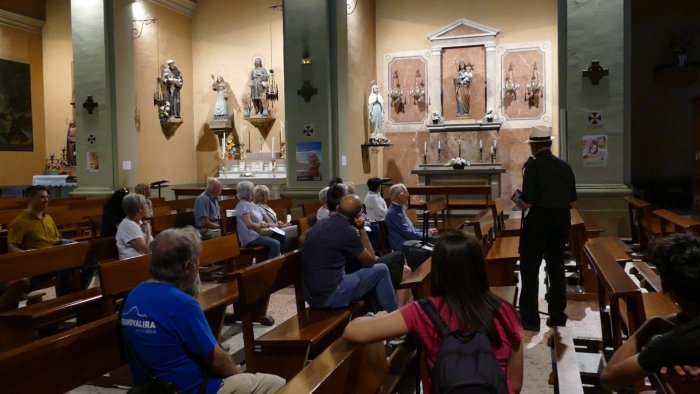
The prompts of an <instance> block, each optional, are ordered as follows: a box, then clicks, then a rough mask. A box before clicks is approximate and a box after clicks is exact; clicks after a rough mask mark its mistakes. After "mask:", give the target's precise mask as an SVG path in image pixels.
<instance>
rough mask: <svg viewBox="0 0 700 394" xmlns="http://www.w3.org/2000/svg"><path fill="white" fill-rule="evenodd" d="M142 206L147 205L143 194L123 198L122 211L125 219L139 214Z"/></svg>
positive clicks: (133, 194)
mask: <svg viewBox="0 0 700 394" xmlns="http://www.w3.org/2000/svg"><path fill="white" fill-rule="evenodd" d="M144 204H147V202H146V197H144V196H143V194H138V193H130V194H127V195H126V196H124V199H123V200H122V209H123V210H124V214H126V217H128V218H133V217H134V216H136V214H137V213H139V209H141V206H143V205H144Z"/></svg>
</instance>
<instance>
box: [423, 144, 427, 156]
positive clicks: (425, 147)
mask: <svg viewBox="0 0 700 394" xmlns="http://www.w3.org/2000/svg"><path fill="white" fill-rule="evenodd" d="M423 154H424V155H427V154H428V143H427V142H423Z"/></svg>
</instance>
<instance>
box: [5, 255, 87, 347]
mask: <svg viewBox="0 0 700 394" xmlns="http://www.w3.org/2000/svg"><path fill="white" fill-rule="evenodd" d="M89 248H90V244H89V243H88V242H79V243H74V244H70V245H62V246H55V247H52V248H45V249H36V250H32V251H26V252H18V253H10V254H6V255H2V256H0V282H7V281H10V280H14V279H19V278H25V277H32V276H37V275H42V274H51V273H54V272H58V271H64V270H73V271H75V274H74V275H73V276H74V278H73V288H74V289H78V288H80V286H79V282H80V280H79V275H78V273H77V270H78V269H79V268H81V267H83V265H84V264H85V261H86V256H87V253H88V250H89ZM99 309H100V291H99V289H88V290H80V291H76V292H73V293H70V294H67V295H64V296H60V297H56V298H55V299H51V300H47V301H42V302H38V303H35V304H31V305H28V306H26V307H23V308H18V309H14V310H10V311H6V312H2V313H0V351H1V350H8V349H12V348H14V347H17V346H21V345H23V344H26V343H29V342H31V341H32V340H33V339H34V338H35V336H36V335H37V332H38V330H39V329H40V328H42V327H46V326H51V325H55V324H57V323H60V322H63V321H66V320H69V319H71V318H73V317H75V318H77V323H78V324H79V325H80V324H82V323H84V322H87V321H92V320H94V319H95V318H97V317H99ZM96 313H97V314H96Z"/></svg>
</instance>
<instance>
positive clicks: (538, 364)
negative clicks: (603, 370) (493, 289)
mask: <svg viewBox="0 0 700 394" xmlns="http://www.w3.org/2000/svg"><path fill="white" fill-rule="evenodd" d="M543 265H544V264H543ZM542 277H544V274H543V273H542ZM206 286H212V285H205V289H206ZM540 295H541V297H540V311H547V303H546V301H544V300H543V295H544V286H540ZM295 309H296V307H295V303H294V291H293V289H291V288H287V289H283V290H280V291H279V292H277V293H275V294H273V295H272V297H271V298H270V306H269V314H270V315H271V316H272V317H274V319H275V321H276V322H282V321H284V320H285V319H287V318H289V317H291V316H292V315H294V313H295ZM566 313H567V314H568V316H569V322H568V327H571V328H572V329H573V331H574V336H575V337H587V338H600V337H601V331H600V316H599V313H598V304H597V302H593V301H569V302H568V306H567V309H566ZM545 317H546V316H543V318H542V319H541V330H540V332H538V333H535V332H531V331H525V332H524V335H523V345H524V348H525V360H524V361H525V362H524V376H525V380H524V385H523V390H522V393H533V394H535V393H552V392H553V388H552V386H550V385H549V384H548V383H547V379H548V377H549V373H550V372H551V368H552V367H551V358H550V348H549V347H548V346H547V338H548V337H549V335H551V330H550V329H549V327H547V326H546V325H545ZM270 328H271V327H262V326H259V325H256V326H255V335H256V336H259V335H262V334H263V333H265V332H267V331H268V330H269V329H270ZM222 337H223V338H226V341H225V342H226V343H228V344H229V345H230V347H231V349H230V351H231V352H235V351H237V350H239V349H241V348H242V347H243V335H242V334H241V331H240V326H239V325H238V324H235V325H232V326H230V325H226V326H224V330H223V333H222ZM585 361H586V360H585V359H581V358H580V359H579V362H585ZM591 362H592V363H596V361H595V360H593V361H590V360H589V363H591ZM593 367H595V366H593ZM582 368H585V369H590V367H589V368H586V366H583V365H582ZM125 391H126V390H122V389H114V388H102V387H95V386H89V385H85V386H81V387H79V388H77V389H75V390H73V391H71V393H86V394H87V393H123V392H125ZM402 393H403V390H402Z"/></svg>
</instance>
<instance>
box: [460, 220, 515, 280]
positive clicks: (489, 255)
mask: <svg viewBox="0 0 700 394" xmlns="http://www.w3.org/2000/svg"><path fill="white" fill-rule="evenodd" d="M494 222H495V218H494V217H493V211H492V210H491V208H486V209H484V210H482V211H481V212H479V214H478V215H477V216H476V217H474V218H473V219H472V220H470V221H468V222H467V223H466V224H465V226H466V227H469V228H472V229H473V231H474V236H475V237H476V238H477V239H478V240H479V241H481V243H482V248H483V250H484V258H485V260H486V273H487V275H488V277H489V286H511V285H513V284H515V283H516V282H517V276H516V275H515V271H516V269H517V265H518V260H519V259H520V253H519V252H518V246H519V243H520V237H494Z"/></svg>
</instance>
